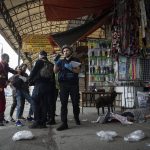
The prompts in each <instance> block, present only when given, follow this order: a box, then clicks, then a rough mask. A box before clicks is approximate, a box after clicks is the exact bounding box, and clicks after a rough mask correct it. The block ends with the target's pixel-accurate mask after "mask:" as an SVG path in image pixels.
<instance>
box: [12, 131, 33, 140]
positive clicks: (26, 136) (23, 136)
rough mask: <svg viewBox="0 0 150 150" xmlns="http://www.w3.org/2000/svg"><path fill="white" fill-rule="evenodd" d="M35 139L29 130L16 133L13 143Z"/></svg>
mask: <svg viewBox="0 0 150 150" xmlns="http://www.w3.org/2000/svg"><path fill="white" fill-rule="evenodd" d="M33 137H34V135H33V134H32V132H31V131H27V130H23V131H19V132H16V133H15V134H14V135H13V137H12V140H13V141H19V140H23V139H25V140H26V139H32V138H33Z"/></svg>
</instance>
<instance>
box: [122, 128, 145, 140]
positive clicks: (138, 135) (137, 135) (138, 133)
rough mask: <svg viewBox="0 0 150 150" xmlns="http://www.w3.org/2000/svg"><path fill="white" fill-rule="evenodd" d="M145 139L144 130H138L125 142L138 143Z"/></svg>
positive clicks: (127, 137) (127, 136) (126, 138)
mask: <svg viewBox="0 0 150 150" xmlns="http://www.w3.org/2000/svg"><path fill="white" fill-rule="evenodd" d="M144 138H145V134H144V132H143V131H142V130H136V131H134V132H132V133H130V134H128V135H126V136H125V137H124V141H129V142H137V141H140V140H142V139H144Z"/></svg>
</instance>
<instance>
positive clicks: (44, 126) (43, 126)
mask: <svg viewBox="0 0 150 150" xmlns="http://www.w3.org/2000/svg"><path fill="white" fill-rule="evenodd" d="M39 128H40V129H43V128H47V126H46V124H42V125H40V126H39Z"/></svg>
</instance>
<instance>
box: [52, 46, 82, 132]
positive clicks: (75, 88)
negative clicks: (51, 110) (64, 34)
mask: <svg viewBox="0 0 150 150" xmlns="http://www.w3.org/2000/svg"><path fill="white" fill-rule="evenodd" d="M62 53H63V55H64V59H59V58H57V59H55V65H54V72H55V73H57V72H58V81H59V84H60V101H61V121H62V124H61V125H60V127H58V128H57V130H58V131H62V130H66V129H68V122H67V113H68V108H67V105H68V98H69V95H70V97H71V100H72V105H73V114H74V119H75V122H76V124H77V125H80V120H79V113H80V108H79V98H80V97H79V77H78V73H79V72H80V65H81V63H80V62H79V60H78V59H77V58H75V57H73V56H72V53H73V50H72V48H71V47H70V46H68V45H64V46H63V47H62Z"/></svg>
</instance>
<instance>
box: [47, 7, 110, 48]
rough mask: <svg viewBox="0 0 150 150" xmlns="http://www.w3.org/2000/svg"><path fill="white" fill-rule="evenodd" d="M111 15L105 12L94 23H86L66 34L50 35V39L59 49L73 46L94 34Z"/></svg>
mask: <svg viewBox="0 0 150 150" xmlns="http://www.w3.org/2000/svg"><path fill="white" fill-rule="evenodd" d="M110 14H111V11H110V10H108V11H106V12H104V13H103V14H102V15H101V16H99V17H97V18H96V19H94V20H93V21H90V22H88V23H85V24H83V25H81V26H78V27H76V28H73V29H70V30H67V31H65V32H61V33H57V34H52V35H50V37H51V38H50V39H51V40H52V41H54V42H55V43H57V45H58V46H59V47H62V46H63V45H64V44H68V45H72V44H73V43H75V42H76V41H78V40H80V39H82V38H84V37H85V36H87V35H89V34H90V33H92V32H94V31H95V30H96V29H98V28H99V27H100V26H102V25H103V23H104V22H105V21H106V20H107V19H108V17H109V16H110Z"/></svg>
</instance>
